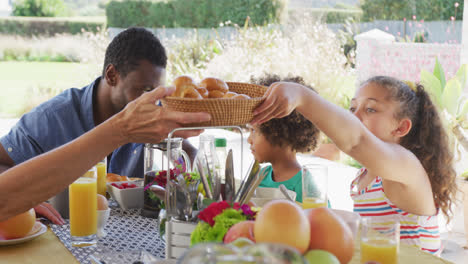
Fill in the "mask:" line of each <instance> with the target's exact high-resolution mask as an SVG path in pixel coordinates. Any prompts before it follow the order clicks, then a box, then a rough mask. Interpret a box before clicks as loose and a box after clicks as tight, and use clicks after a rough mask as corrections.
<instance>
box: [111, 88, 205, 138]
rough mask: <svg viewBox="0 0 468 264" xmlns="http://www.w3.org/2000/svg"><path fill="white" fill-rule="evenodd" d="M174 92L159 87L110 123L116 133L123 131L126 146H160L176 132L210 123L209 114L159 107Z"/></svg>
mask: <svg viewBox="0 0 468 264" xmlns="http://www.w3.org/2000/svg"><path fill="white" fill-rule="evenodd" d="M173 91H174V88H166V87H161V86H160V87H158V88H156V89H154V90H153V91H151V92H147V93H144V94H143V95H142V96H140V97H139V98H138V99H136V100H135V101H132V102H130V103H129V104H128V105H127V106H126V107H125V108H124V110H122V111H121V112H120V113H118V114H117V115H116V116H114V117H113V118H111V119H110V120H109V121H110V122H112V125H113V127H114V129H117V130H118V131H120V133H121V135H122V142H123V143H128V142H133V143H159V142H161V141H162V140H164V139H165V138H167V135H168V134H169V132H171V131H172V130H174V129H175V128H179V127H182V126H183V125H185V124H190V123H199V122H205V121H209V120H210V118H211V117H210V115H209V114H207V113H184V112H177V111H171V110H168V109H167V108H164V107H161V106H158V105H156V102H157V101H158V100H159V99H161V98H163V97H165V96H168V95H170V94H172V93H173ZM201 132H202V131H199V130H187V131H178V132H177V133H175V134H174V135H176V136H179V137H191V136H197V135H199V134H200V133H201Z"/></svg>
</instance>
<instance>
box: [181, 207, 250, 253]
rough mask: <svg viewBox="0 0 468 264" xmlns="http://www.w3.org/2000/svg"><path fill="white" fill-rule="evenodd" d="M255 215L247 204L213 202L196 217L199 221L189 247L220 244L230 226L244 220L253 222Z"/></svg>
mask: <svg viewBox="0 0 468 264" xmlns="http://www.w3.org/2000/svg"><path fill="white" fill-rule="evenodd" d="M256 214H257V210H256V208H253V207H251V206H250V205H248V204H243V205H240V204H239V203H229V202H227V201H221V202H213V203H211V204H210V205H209V206H208V207H207V208H205V209H204V210H203V211H201V212H200V214H199V215H198V219H200V220H201V221H199V222H198V224H197V226H196V227H195V230H194V231H193V232H192V234H191V236H190V245H191V246H193V245H195V244H197V243H201V242H222V241H223V238H224V235H226V233H227V231H228V230H229V228H231V226H233V225H235V224H237V223H239V222H242V221H245V220H254V219H255V216H256Z"/></svg>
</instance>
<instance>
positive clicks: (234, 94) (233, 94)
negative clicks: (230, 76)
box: [223, 92, 238, 98]
mask: <svg viewBox="0 0 468 264" xmlns="http://www.w3.org/2000/svg"><path fill="white" fill-rule="evenodd" d="M236 95H238V93H236V92H227V93H226V94H224V96H223V98H232V97H234V96H236Z"/></svg>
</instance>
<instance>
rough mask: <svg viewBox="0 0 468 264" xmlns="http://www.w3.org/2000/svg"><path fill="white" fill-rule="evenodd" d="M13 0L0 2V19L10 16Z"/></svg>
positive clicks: (0, 0) (1, 0)
mask: <svg viewBox="0 0 468 264" xmlns="http://www.w3.org/2000/svg"><path fill="white" fill-rule="evenodd" d="M12 2H13V0H0V17H4V16H10V15H11V10H12V5H13V3H12Z"/></svg>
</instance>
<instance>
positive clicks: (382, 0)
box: [361, 0, 463, 21]
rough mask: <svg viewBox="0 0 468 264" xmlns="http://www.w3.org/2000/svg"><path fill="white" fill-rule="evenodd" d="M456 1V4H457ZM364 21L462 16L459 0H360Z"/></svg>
mask: <svg viewBox="0 0 468 264" xmlns="http://www.w3.org/2000/svg"><path fill="white" fill-rule="evenodd" d="M457 3H458V4H457ZM361 8H362V11H363V20H364V21H373V20H376V19H378V20H403V19H405V18H406V19H408V20H410V19H412V18H413V16H416V19H418V20H421V19H423V20H427V21H431V20H450V19H451V17H454V18H455V19H456V20H461V19H462V17H463V1H461V0H412V1H407V0H361Z"/></svg>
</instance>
